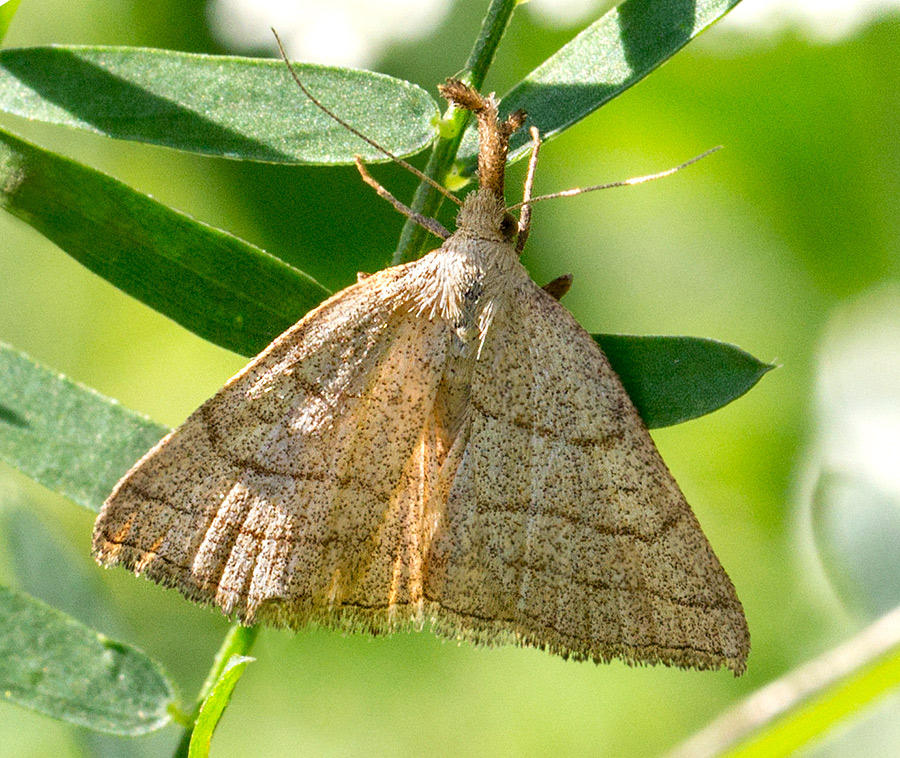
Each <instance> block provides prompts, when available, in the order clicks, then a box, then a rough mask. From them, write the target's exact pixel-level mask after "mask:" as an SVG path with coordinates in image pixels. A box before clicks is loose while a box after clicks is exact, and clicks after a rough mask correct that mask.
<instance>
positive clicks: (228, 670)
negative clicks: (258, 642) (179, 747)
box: [188, 655, 255, 758]
mask: <svg viewBox="0 0 900 758" xmlns="http://www.w3.org/2000/svg"><path fill="white" fill-rule="evenodd" d="M253 660H255V659H254V658H248V657H247V656H243V655H233V656H231V658H230V659H229V660H228V663H227V664H225V668H224V669H223V670H222V671H221V673H220V674H219V678H218V679H217V680H216V683H215V685H213V688H212V691H211V692H210V693H209V695H207V696H206V699H205V700H204V701H203V705H202V706H201V707H200V715H199V716H198V717H197V723H196V726H195V727H194V733H193V735H192V736H191V746H190V750H189V751H188V757H189V758H207V756H208V755H209V745H210V742H211V741H212V736H213V732H214V731H215V729H216V726H217V725H218V723H219V720H220V719H221V718H222V713H224V711H225V707H226V706H227V705H228V703H229V702H230V701H231V695H232V693H233V692H234V687H235V685H236V684H237V682H238V679H240V678H241V674H243V673H244V669H245V668H247V664H248V663H250V662H251V661H253Z"/></svg>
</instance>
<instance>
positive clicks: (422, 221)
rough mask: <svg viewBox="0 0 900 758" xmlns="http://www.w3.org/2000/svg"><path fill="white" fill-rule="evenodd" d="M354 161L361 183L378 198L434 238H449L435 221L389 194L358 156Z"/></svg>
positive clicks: (448, 233) (447, 233) (446, 232)
mask: <svg viewBox="0 0 900 758" xmlns="http://www.w3.org/2000/svg"><path fill="white" fill-rule="evenodd" d="M354 160H355V161H356V168H357V170H358V171H359V173H360V176H362V179H363V181H364V182H365V183H366V184H368V185H369V186H370V187H371V188H372V189H374V190H375V191H376V192H377V193H378V196H379V197H381V198H384V199H385V200H387V201H388V202H389V203H390V204H391V205H393V206H394V208H396V209H397V210H398V211H400V213H402V214H403V215H404V216H406V217H407V218H410V219H412V220H413V221H415V222H416V223H417V224H418V225H419V226H421V227H422V228H423V229H425V230H427V231H429V232H431V233H432V234H433V235H435V236H436V237H440V238H441V239H442V240H445V239H447V237H449V236H450V232H448V231H447V230H446V229H445V228H444V227H443V225H442V224H441V223H440V222H439V221H437V220H436V219H433V218H429V217H428V216H423V215H422V214H421V213H417V212H416V211H414V210H413V209H412V208H410V207H409V206H408V205H404V204H403V203H401V202H400V201H399V200H398V199H397V198H396V197H394V196H393V195H392V194H391V193H390V192H388V191H387V190H386V189H385V188H384V187H383V186H382V185H381V184H379V183H378V181H377V180H376V179H375V178H374V177H373V176H372V175H371V174H370V173H369V172H368V170H367V169H366V164H365V163H363V162H362V158H360V157H359V156H358V155H356V156H354Z"/></svg>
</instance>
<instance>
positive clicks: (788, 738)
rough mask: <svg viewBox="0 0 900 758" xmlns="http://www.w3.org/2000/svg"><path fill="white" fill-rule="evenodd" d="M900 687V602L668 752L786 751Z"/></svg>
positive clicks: (759, 757) (766, 756) (685, 755)
mask: <svg viewBox="0 0 900 758" xmlns="http://www.w3.org/2000/svg"><path fill="white" fill-rule="evenodd" d="M898 688H900V608H895V609H894V610H892V611H891V612H890V613H887V614H886V615H884V616H883V617H882V618H880V619H879V620H878V621H876V622H875V623H874V624H872V625H871V626H868V627H867V628H865V629H864V630H863V631H861V632H860V633H859V634H857V635H856V636H855V637H853V638H851V639H850V640H848V641H847V642H845V643H843V644H841V645H840V646H838V647H836V648H834V649H832V650H829V651H828V652H826V653H824V654H823V655H821V656H819V657H818V658H816V659H814V660H812V661H809V662H808V663H805V664H803V665H802V666H798V667H797V668H795V669H793V670H792V671H790V672H788V673H787V674H785V675H784V676H783V677H781V678H780V679H777V680H775V681H774V682H772V683H770V684H768V685H766V686H765V687H763V688H762V689H760V690H757V691H756V692H754V693H753V694H752V695H750V696H749V697H748V698H747V699H746V700H744V701H743V702H741V703H739V704H738V705H737V706H736V707H734V708H733V709H731V710H730V711H727V712H726V713H725V714H723V715H722V716H720V717H719V718H718V719H716V720H715V721H713V722H712V723H711V724H709V725H708V726H706V727H704V728H703V729H702V730H701V731H700V732H698V733H697V734H695V735H694V736H692V737H691V738H690V739H688V740H687V741H686V742H684V743H682V744H681V745H679V746H678V748H677V749H675V750H674V751H672V752H671V753H669V755H668V758H781V757H782V756H784V758H787V757H788V756H793V755H797V754H798V753H799V752H800V751H802V750H803V749H804V748H805V747H807V746H809V745H810V743H812V742H814V741H816V740H819V739H822V737H823V736H825V735H827V733H828V732H829V730H831V729H834V728H836V727H837V728H839V727H841V726H843V725H846V724H847V722H848V721H849V720H850V719H852V718H854V717H855V716H857V715H860V713H861V712H862V711H863V710H864V709H865V708H866V707H867V706H869V705H871V704H872V703H874V702H875V701H876V700H878V699H879V698H881V697H883V696H884V695H886V694H888V693H890V692H896V691H897V689H898Z"/></svg>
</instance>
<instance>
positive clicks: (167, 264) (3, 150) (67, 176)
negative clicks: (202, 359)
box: [0, 130, 328, 355]
mask: <svg viewBox="0 0 900 758" xmlns="http://www.w3.org/2000/svg"><path fill="white" fill-rule="evenodd" d="M0 207H4V208H5V209H6V210H7V211H9V212H10V213H12V214H13V215H15V216H18V217H19V218H21V219H22V220H24V221H25V222H26V223H28V224H30V225H31V226H32V227H34V228H35V229H36V230H37V231H39V232H40V233H41V234H43V235H44V236H45V237H47V238H48V239H50V240H51V241H52V242H54V243H56V244H57V245H59V247H61V248H62V249H63V250H65V251H66V252H67V253H68V254H69V255H71V256H72V257H73V258H75V259H76V260H77V261H79V262H80V263H82V264H83V265H84V266H86V267H87V268H89V269H90V270H91V271H93V272H94V273H96V274H99V275H100V276H102V277H103V278H104V279H106V280H107V281H109V282H111V283H112V284H114V285H115V286H117V287H119V288H120V289H122V290H124V291H125V292H127V293H128V294H130V295H132V296H134V297H135V298H137V299H138V300H141V301H142V302H144V303H146V304H147V305H149V306H150V307H151V308H155V309H156V310H158V311H159V312H160V313H163V314H164V315H166V316H168V317H169V318H171V319H173V320H174V321H176V322H178V323H179V324H181V325H182V326H184V327H186V328H188V329H190V330H191V331H193V332H194V333H195V334H198V335H200V336H201V337H203V338H205V339H207V340H209V341H210V342H214V343H215V344H217V345H221V346H222V347H225V348H228V349H229V350H234V351H236V352H239V353H243V354H245V355H255V354H256V353H258V352H259V351H260V350H262V349H263V348H264V347H265V346H266V345H267V344H268V343H269V342H270V341H271V340H272V338H273V337H274V336H275V335H276V334H280V333H281V332H282V331H284V330H285V329H286V328H287V327H288V326H290V325H291V324H293V323H294V322H295V321H297V319H299V318H300V317H301V316H302V315H303V314H304V313H306V312H307V311H308V310H309V309H310V308H313V307H314V306H315V305H317V304H318V303H319V302H320V301H321V300H322V299H323V298H325V297H326V296H327V294H328V292H327V290H326V289H325V288H324V287H322V286H321V285H320V284H318V283H317V282H315V281H314V280H313V279H311V278H310V277H308V276H306V275H305V274H303V273H302V272H300V271H298V270H297V269H295V268H292V267H291V266H289V265H287V264H286V263H284V262H283V261H280V260H278V259H277V258H275V257H274V256H271V255H268V254H267V253H265V252H264V251H262V250H260V249H259V248H257V247H254V246H253V245H250V244H249V243H247V242H244V241H243V240H240V239H238V238H237V237H234V236H232V235H230V234H227V233H226V232H223V231H221V230H219V229H214V228H213V227H210V226H207V225H206V224H202V223H200V222H199V221H194V220H193V219H191V218H189V217H188V216H186V215H184V214H182V213H178V212H177V211H174V210H172V209H171V208H168V207H166V206H165V205H163V204H161V203H159V202H157V201H155V200H153V199H151V198H149V197H147V196H146V195H143V194H141V193H139V192H137V191H135V190H133V189H131V188H130V187H128V186H126V185H125V184H122V183H121V182H119V181H117V180H115V179H112V178H111V177H109V176H107V175H105V174H103V173H101V172H99V171H95V170H94V169H91V168H88V167H86V166H82V165H81V164H78V163H75V162H74V161H71V160H69V159H67V158H64V157H62V156H60V155H56V154H55V153H51V152H49V151H47V150H43V149H41V148H40V147H37V146H36V145H32V144H30V143H28V142H25V141H23V140H21V139H18V138H17V137H14V136H13V135H11V134H8V133H6V132H3V131H2V130H0Z"/></svg>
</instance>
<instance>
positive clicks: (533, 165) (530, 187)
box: [516, 126, 559, 300]
mask: <svg viewBox="0 0 900 758" xmlns="http://www.w3.org/2000/svg"><path fill="white" fill-rule="evenodd" d="M528 131H529V133H530V134H531V140H532V147H531V158H530V159H529V160H528V172H527V173H526V174H525V188H524V190H523V191H522V212H521V213H519V236H518V238H517V239H516V252H517V253H518V254H519V255H521V254H522V251H523V250H524V249H525V243H526V242H527V241H528V235H529V234H531V193H532V192H533V191H534V172H535V170H536V169H537V162H538V152H539V151H540V149H541V134H540V132H539V131H538V128H537V127H536V126H532V127H531V129H529V130H528ZM556 299H557V300H559V298H556Z"/></svg>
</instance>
